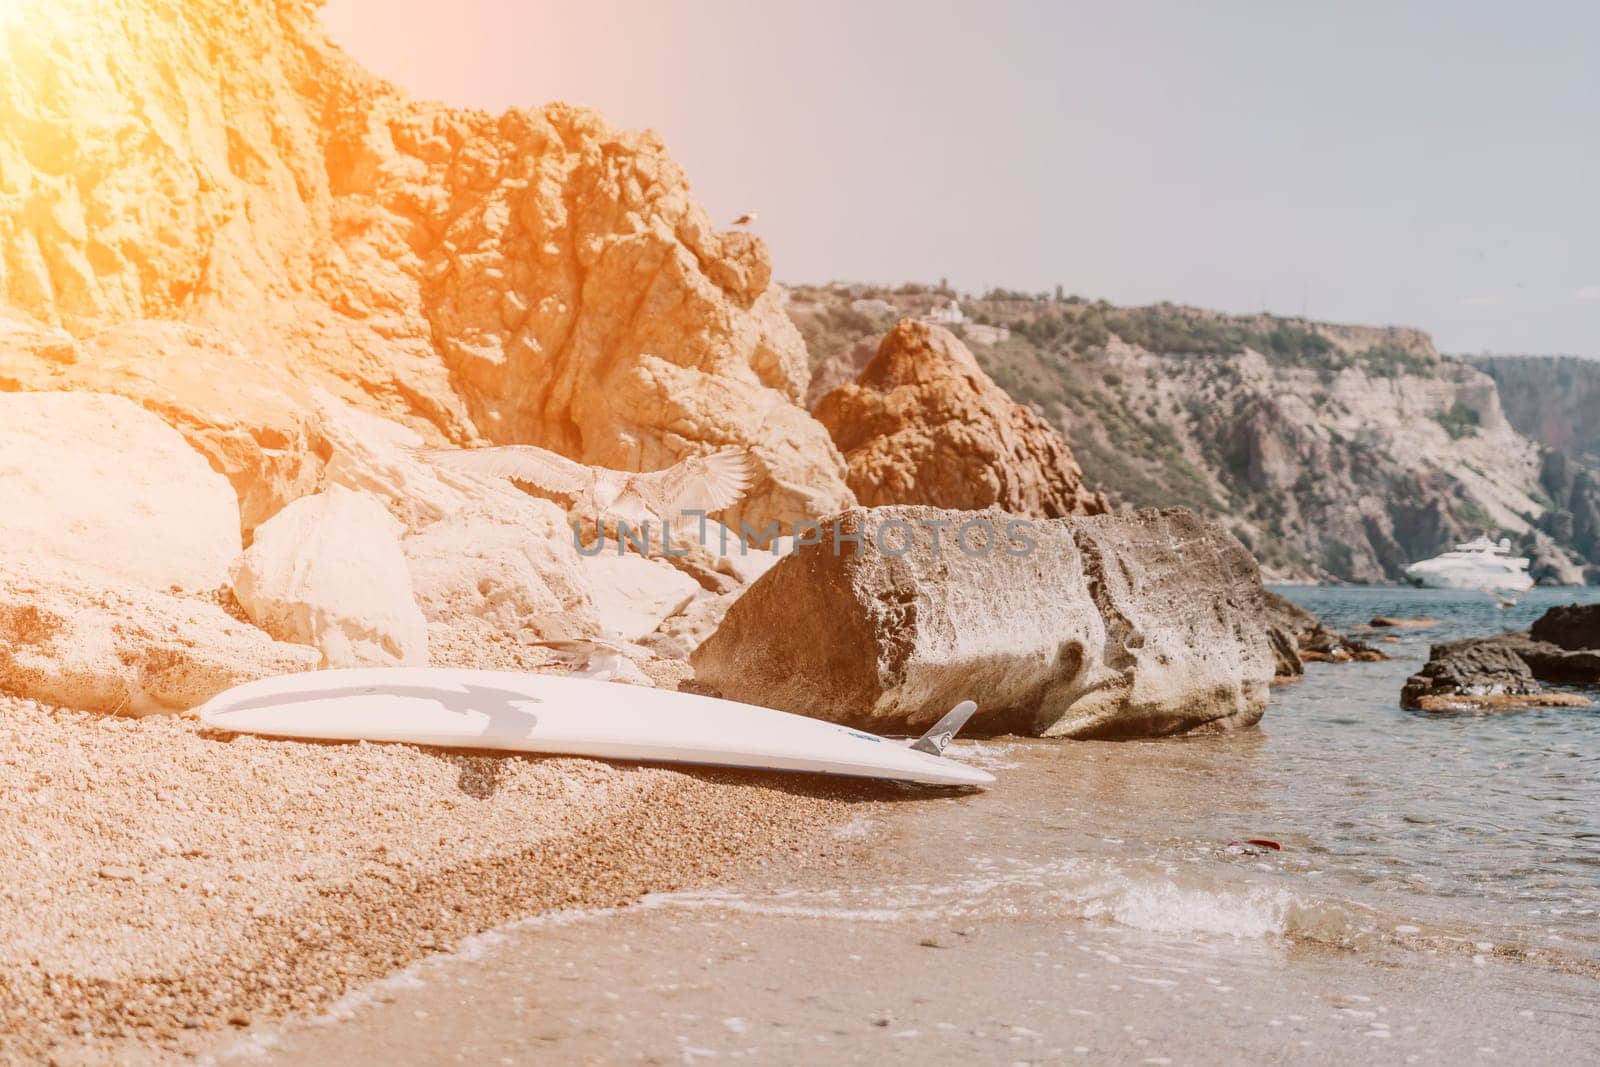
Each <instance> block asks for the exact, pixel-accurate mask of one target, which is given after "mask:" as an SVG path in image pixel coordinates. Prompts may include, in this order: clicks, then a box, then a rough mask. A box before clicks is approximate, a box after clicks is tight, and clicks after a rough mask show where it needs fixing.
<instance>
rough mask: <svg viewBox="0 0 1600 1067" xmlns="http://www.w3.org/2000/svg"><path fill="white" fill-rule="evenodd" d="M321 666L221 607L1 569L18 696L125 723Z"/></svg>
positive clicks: (10, 679)
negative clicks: (257, 681) (125, 717)
mask: <svg viewBox="0 0 1600 1067" xmlns="http://www.w3.org/2000/svg"><path fill="white" fill-rule="evenodd" d="M319 659H320V657H319V656H318V655H317V652H316V650H315V649H310V648H304V647H302V646H300V645H293V644H284V643H281V642H277V641H273V640H272V639H271V638H269V637H268V636H267V635H266V634H264V633H262V632H261V631H260V630H258V629H256V628H255V627H254V626H250V625H248V624H247V623H243V622H240V621H238V620H236V619H234V618H232V617H230V616H229V615H228V614H227V613H225V612H224V611H223V610H222V609H221V608H220V607H218V606H217V605H215V604H209V603H202V602H200V601H197V600H189V599H182V598H179V597H175V596H170V595H168V594H165V593H159V592H155V591H153V590H151V589H148V588H146V587H143V586H141V585H139V584H137V583H128V582H119V581H117V580H115V579H114V578H111V577H109V576H107V575H104V574H102V573H99V572H95V571H77V570H68V569H63V568H59V567H56V566H52V565H48V564H42V563H40V562H38V561H36V560H30V561H26V562H23V561H19V560H16V559H7V560H0V691H3V692H6V693H10V694H12V695H14V696H20V697H27V698H29V699H32V700H38V701H41V702H43V703H47V704H59V705H62V706H65V707H72V708H81V709H83V710H86V711H101V712H109V713H112V714H121V715H143V714H146V713H150V712H163V711H166V712H171V711H186V710H188V709H191V708H194V707H196V706H198V705H200V704H203V703H204V702H205V701H207V700H209V699H210V698H211V697H213V696H215V695H216V694H218V693H220V692H222V691H223V690H225V689H228V688H231V687H232V686H235V685H240V684H242V683H244V682H248V681H252V680H254V679H256V678H263V677H266V676H268V675H273V674H283V673H286V672H290V671H306V670H312V669H314V668H315V667H316V666H317V663H318V660H319Z"/></svg>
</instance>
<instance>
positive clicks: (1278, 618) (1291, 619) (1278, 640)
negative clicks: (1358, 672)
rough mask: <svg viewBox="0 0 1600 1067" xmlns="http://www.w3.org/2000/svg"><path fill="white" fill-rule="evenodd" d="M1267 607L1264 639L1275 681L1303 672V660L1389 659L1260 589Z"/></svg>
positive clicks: (1336, 661)
mask: <svg viewBox="0 0 1600 1067" xmlns="http://www.w3.org/2000/svg"><path fill="white" fill-rule="evenodd" d="M1264 593H1265V596H1266V605H1267V619H1268V630H1267V637H1268V640H1269V641H1270V642H1271V643H1272V651H1273V658H1274V660H1275V661H1276V667H1275V674H1276V677H1277V678H1279V679H1284V680H1287V679H1291V678H1296V677H1299V676H1300V675H1302V674H1304V673H1305V668H1304V667H1303V666H1302V664H1303V663H1305V662H1307V661H1318V662H1329V663H1348V662H1350V661H1351V660H1369V661H1370V660H1383V659H1388V658H1389V657H1388V656H1386V655H1384V654H1383V653H1382V652H1380V651H1378V650H1377V649H1376V648H1373V647H1372V646H1371V645H1369V644H1367V643H1366V642H1365V641H1357V640H1356V639H1355V638H1353V637H1347V636H1345V635H1344V634H1341V633H1339V632H1338V631H1336V630H1332V629H1329V628H1328V627H1327V626H1325V625H1323V622H1322V620H1321V619H1319V618H1317V617H1316V616H1315V615H1313V614H1311V612H1309V611H1307V610H1306V609H1305V608H1302V607H1301V606H1300V605H1299V604H1296V603H1295V602H1294V601H1292V600H1290V599H1289V598H1288V597H1286V596H1282V595H1280V594H1278V593H1275V592H1273V591H1272V590H1270V589H1267V590H1264Z"/></svg>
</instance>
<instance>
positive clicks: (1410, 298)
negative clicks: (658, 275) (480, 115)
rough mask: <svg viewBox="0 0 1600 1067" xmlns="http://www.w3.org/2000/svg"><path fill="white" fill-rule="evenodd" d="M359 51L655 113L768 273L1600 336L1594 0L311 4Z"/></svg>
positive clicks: (475, 96) (1523, 342)
mask: <svg viewBox="0 0 1600 1067" xmlns="http://www.w3.org/2000/svg"><path fill="white" fill-rule="evenodd" d="M324 18H325V20H326V22H327V24H328V26H329V27H330V29H331V30H332V32H333V35H334V37H335V39H337V40H338V41H339V42H341V43H342V44H343V45H345V47H346V48H348V49H349V50H350V51H351V52H352V53H353V54H354V55H355V56H356V57H357V58H358V59H360V60H362V61H363V62H365V63H366V64H367V65H368V66H370V67H371V68H373V69H374V70H376V71H378V72H379V73H380V74H383V75H385V76H387V77H389V78H392V79H394V80H395V81H397V82H398V83H400V84H401V85H403V86H404V87H406V88H407V89H409V90H410V91H411V92H413V93H415V94H417V95H421V96H427V97H433V98H438V99H442V100H446V101H449V102H451V103H456V104H468V105H474V106H479V107H486V108H490V109H493V110H500V109H503V108H505V107H507V106H511V105H536V104H540V103H543V102H545V101H548V100H568V101H571V102H573V103H580V104H586V105H590V106H593V107H595V108H598V109H599V110H600V111H601V112H603V113H604V114H605V115H606V116H607V118H609V119H610V120H611V121H612V122H614V123H617V124H620V125H625V126H638V127H652V128H654V129H656V130H657V131H659V132H660V133H661V134H662V136H663V137H664V138H665V139H666V142H667V145H668V147H669V148H670V150H671V151H672V153H673V155H674V156H675V157H676V158H677V160H678V161H679V162H680V163H681V164H682V165H683V166H684V168H685V170H686V171H687V172H688V175H689V178H690V181H691V182H692V184H693V186H694V190H695V193H696V195H697V196H698V197H699V198H700V200H701V201H702V202H703V203H704V204H705V205H706V206H707V208H708V209H709V210H710V211H711V212H712V214H713V215H714V216H716V217H717V218H718V219H719V220H728V219H731V218H732V217H733V216H734V215H736V214H738V213H739V212H742V211H745V210H754V211H757V212H759V213H760V216H761V217H760V222H759V224H758V226H757V230H758V232H760V233H761V234H762V235H763V236H764V237H765V238H766V239H767V242H768V244H769V245H770V247H771V249H772V255H773V259H774V262H775V267H776V272H777V276H778V277H779V278H780V279H781V280H784V281H791V282H798V281H827V280H830V279H848V280H858V281H882V282H899V281H902V280H908V279H910V280H918V281H935V280H937V279H939V278H941V277H947V278H949V279H950V282H951V284H953V285H955V286H956V287H957V288H961V289H982V288H987V287H989V286H1006V287H1008V288H1017V289H1027V290H1044V289H1050V288H1053V287H1054V286H1055V285H1056V284H1057V283H1059V284H1061V285H1064V286H1065V287H1066V289H1067V290H1068V291H1069V292H1077V293H1081V294H1083V295H1086V296H1091V297H1104V298H1106V299H1108V300H1111V301H1114V302H1117V303H1144V302H1150V301H1156V300H1174V301H1179V302H1183V303H1190V304H1199V305H1202V306H1206V307H1215V308H1222V309H1226V310H1230V311H1253V310H1259V309H1261V308H1263V307H1264V308H1266V309H1269V310H1272V311H1278V312H1284V313H1291V314H1298V313H1300V312H1301V311H1302V310H1304V311H1308V312H1309V313H1310V314H1311V315H1312V316H1313V317H1317V318H1324V319H1333V320H1339V321H1351V322H1375V323H1404V324H1409V325H1415V326H1421V327H1424V328H1426V329H1428V330H1431V331H1433V333H1434V335H1435V337H1436V338H1437V340H1438V341H1439V343H1440V346H1441V347H1442V348H1444V349H1445V350H1446V351H1474V352H1475V351H1483V350H1492V351H1501V352H1575V353H1579V354H1582V355H1589V356H1600V61H1597V58H1596V57H1597V48H1600V45H1597V42H1600V4H1596V3H1590V2H1587V0H1575V2H1572V3H1568V4H1557V3H1548V4H1538V3H1519V4H1511V3H1465V2H1440V3H1406V2H1404V0H1392V2H1388V3H1331V4H1330V3H1297V2H1292V0H1290V2H1285V0H1279V2H1277V3H1268V2H1265V0H1262V2H1259V3H1204V2H1200V0H1173V2H1137V0H1124V2H1111V0H1107V2H1104V3H1095V4H1088V3H1075V2H1065V0H1057V2H1052V0H1037V2H1026V0H987V2H982V3H979V2H971V3H947V2H937V0H908V2H892V0H854V2H842V0H841V2H835V0H812V2H805V0H789V2H785V3H769V2H762V0H757V2H753V3H752V2H744V3H737V2H733V0H697V2H674V0H581V2H580V0H567V2H564V3H554V2H548V0H547V2H512V0H502V2H491V0H450V2H448V3H442V2H439V0H330V3H329V4H328V6H327V9H326V11H325V15H324Z"/></svg>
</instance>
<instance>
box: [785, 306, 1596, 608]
mask: <svg viewBox="0 0 1600 1067" xmlns="http://www.w3.org/2000/svg"><path fill="white" fill-rule="evenodd" d="M954 295H955V294H951V293H948V292H945V291H939V290H933V289H928V288H924V287H918V286H907V287H904V288H902V289H900V290H893V291H888V290H866V289H862V288H860V287H852V288H846V287H830V288H807V287H801V288H797V289H795V290H793V291H792V292H791V303H790V308H791V314H792V315H793V317H794V318H795V321H796V323H797V325H799V326H800V328H801V331H802V333H803V334H805V336H806V338H807V340H808V342H809V343H810V345H811V351H812V357H813V359H815V360H817V361H818V362H819V367H818V369H817V371H816V374H817V376H818V377H819V378H829V377H836V376H837V375H839V374H840V373H841V368H843V367H845V366H846V365H849V364H852V363H854V362H855V361H857V360H858V359H859V351H860V349H859V344H860V338H862V337H865V336H872V335H873V334H874V333H875V332H876V333H881V332H882V331H883V330H885V329H887V327H888V326H889V325H890V324H892V321H893V319H892V318H889V317H888V316H885V315H883V314H877V313H874V310H873V309H875V307H876V305H875V303H874V301H883V302H885V303H887V304H888V305H890V306H891V307H892V308H893V314H894V315H902V314H911V315H927V314H929V313H930V312H931V311H932V309H933V308H934V306H935V305H936V304H937V305H941V306H944V307H945V308H946V313H948V302H949V300H950V299H951V297H953V296H954ZM959 306H960V308H961V309H962V315H963V318H964V322H963V323H961V324H957V325H954V326H953V327H952V328H953V329H955V330H956V331H957V332H958V333H964V334H965V335H966V337H967V341H968V343H969V344H970V345H971V347H972V350H973V352H974V353H975V355H976V356H977V358H978V361H979V362H980V364H982V366H983V367H984V369H985V370H986V371H987V372H988V373H989V374H990V376H991V377H993V379H994V380H995V381H996V382H998V383H999V384H1000V385H1001V386H1003V387H1004V388H1005V389H1006V391H1007V392H1009V393H1010V394H1011V396H1012V397H1014V398H1015V399H1016V400H1018V401H1020V402H1022V403H1024V404H1026V405H1028V406H1029V407H1031V408H1032V409H1033V410H1034V411H1036V412H1038V413H1039V414H1040V415H1042V416H1044V417H1045V418H1046V419H1048V420H1049V421H1050V422H1051V423H1053V424H1054V425H1055V426H1056V427H1057V428H1059V429H1060V431H1061V433H1062V435H1063V436H1064V437H1065V438H1066V440H1067V442H1068V443H1069V444H1070V446H1071V448H1072V451H1073V453H1074V454H1075V455H1076V456H1077V458H1078V460H1079V461H1080V462H1081V463H1082V464H1083V469H1084V472H1085V479H1086V482H1087V484H1088V486H1089V487H1090V488H1092V489H1097V490H1103V491H1104V492H1105V493H1106V494H1107V495H1108V496H1109V497H1110V498H1111V500H1112V501H1113V502H1114V503H1122V504H1135V505H1140V506H1165V505H1172V504H1181V505H1185V506H1188V507H1192V508H1194V509H1196V510H1197V511H1199V512H1201V513H1202V514H1205V515H1207V516H1210V517H1212V518H1215V519H1218V520H1219V521H1221V522H1223V523H1224V524H1225V525H1226V526H1227V527H1228V529H1230V530H1231V531H1232V532H1233V533H1234V534H1235V535H1236V536H1238V537H1239V539H1240V540H1241V541H1243V542H1244V543H1245V544H1246V545H1247V546H1248V547H1249V548H1250V549H1251V550H1252V551H1253V552H1254V553H1255V554H1256V555H1257V557H1258V558H1259V559H1260V560H1261V561H1262V563H1263V565H1264V566H1265V567H1266V568H1267V569H1268V571H1269V573H1272V574H1275V575H1278V576H1281V577H1310V578H1324V579H1342V580H1351V581H1383V580H1395V579H1398V578H1399V577H1400V576H1401V571H1402V569H1403V568H1404V567H1405V565H1406V564H1407V563H1409V562H1411V561H1413V560H1416V559H1421V558H1425V557H1427V556H1430V555H1434V554H1436V553H1437V552H1439V551H1440V550H1442V549H1443V548H1445V547H1448V546H1449V545H1450V544H1452V543H1454V542H1456V541H1459V540H1463V539H1467V538H1470V537H1473V536H1476V535H1477V534H1479V533H1482V532H1491V533H1495V534H1497V535H1499V534H1506V535H1510V536H1512V537H1514V538H1517V539H1519V540H1520V541H1522V542H1523V543H1524V544H1525V545H1526V546H1527V547H1528V548H1530V549H1537V551H1538V553H1539V558H1540V559H1541V560H1543V561H1544V563H1545V568H1544V573H1545V574H1546V575H1551V576H1564V577H1565V578H1567V579H1568V580H1572V579H1573V578H1575V577H1577V576H1579V575H1581V573H1582V572H1581V569H1580V568H1578V567H1576V566H1574V558H1573V553H1572V551H1571V545H1572V541H1571V539H1570V538H1569V539H1567V540H1566V541H1565V542H1560V543H1558V539H1557V538H1555V537H1554V536H1553V535H1552V534H1551V533H1550V532H1549V530H1547V529H1546V528H1545V525H1544V524H1542V521H1541V520H1542V519H1543V518H1544V516H1546V515H1547V514H1548V513H1549V512H1550V511H1551V506H1550V503H1551V502H1550V500H1549V497H1548V494H1547V492H1546V491H1545V490H1544V489H1543V488H1542V487H1541V479H1540V472H1541V464H1542V457H1541V453H1540V449H1539V447H1538V446H1537V445H1536V444H1535V442H1533V441H1530V440H1529V439H1528V438H1527V437H1526V436H1524V435H1523V434H1521V433H1519V432H1518V431H1517V429H1516V428H1515V427H1514V426H1513V425H1512V424H1511V423H1510V422H1509V421H1508V420H1507V418H1506V416H1505V413H1504V411H1503V410H1502V408H1501V405H1500V400H1499V395H1498V392H1497V390H1496V385H1495V381H1494V379H1493V378H1491V377H1490V376H1489V375H1487V374H1485V373H1483V372H1482V371H1479V370H1477V369H1475V368H1474V367H1471V366H1468V365H1467V364H1465V363H1462V362H1458V361H1455V360H1450V359H1444V358H1441V357H1440V355H1439V354H1438V353H1437V352H1436V351H1435V350H1434V347H1433V345H1432V343H1431V341H1430V340H1429V338H1428V337H1427V336H1426V335H1425V334H1423V333H1421V332H1419V331H1416V330H1408V329H1398V328H1375V327H1362V326H1339V325H1332V324H1327V323H1316V322H1308V321H1303V320H1298V319H1282V318H1275V317H1271V316H1267V315H1256V316H1228V315H1223V314H1219V313H1216V312H1209V311H1203V310H1200V309H1195V308H1185V307H1178V306H1174V305H1159V306H1155V307H1145V308H1119V307H1113V306H1111V305H1109V304H1105V303H1104V302H1089V301H1085V300H1082V299H1079V298H1076V297H1071V298H1064V297H1050V296H1043V295H1041V296H1033V295H1028V294H1018V293H1003V292H996V293H991V294H988V296H987V297H983V298H975V297H962V298H960V301H959Z"/></svg>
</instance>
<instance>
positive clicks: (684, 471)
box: [421, 445, 756, 527]
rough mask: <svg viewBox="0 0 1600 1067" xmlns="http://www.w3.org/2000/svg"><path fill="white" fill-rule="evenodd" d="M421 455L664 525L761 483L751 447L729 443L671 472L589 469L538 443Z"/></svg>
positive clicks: (608, 514) (714, 507) (604, 514)
mask: <svg viewBox="0 0 1600 1067" xmlns="http://www.w3.org/2000/svg"><path fill="white" fill-rule="evenodd" d="M421 454H422V455H423V456H424V457H426V458H427V459H429V460H432V461H433V462H434V463H437V464H439V465H440V466H441V467H450V468H453V469H455V470H459V471H466V472H469V473H472V474H480V475H487V476H489V477H498V478H510V479H511V480H512V481H514V482H523V483H526V484H527V485H531V486H534V487H536V488H539V489H543V490H544V491H545V492H548V493H558V494H560V495H562V496H566V497H571V498H572V500H573V501H574V503H576V504H578V505H582V506H586V507H588V508H589V509H590V510H591V512H592V514H593V515H594V517H595V518H596V519H597V520H602V521H603V520H605V519H612V520H623V521H626V522H629V523H631V524H633V525H634V526H635V527H639V526H640V525H641V524H642V523H650V524H651V525H655V526H660V524H661V523H662V521H663V520H665V521H668V522H671V521H673V520H675V519H677V518H678V517H679V516H680V515H682V514H683V513H684V512H686V511H696V512H699V511H703V512H706V513H708V514H709V513H711V512H714V511H721V510H722V509H723V508H726V507H730V506H732V505H733V504H735V503H737V502H738V501H739V498H740V497H742V496H744V494H745V492H746V491H748V490H749V488H750V483H751V482H753V481H754V480H755V473H756V469H755V461H754V459H753V458H752V457H751V455H750V450H749V449H747V448H724V449H722V450H721V451H718V452H713V453H711V454H710V455H706V456H691V457H689V458H688V459H686V460H683V461H682V462H679V463H675V464H673V465H672V466H670V467H668V468H667V469H666V470H659V471H646V472H644V473H638V472H634V471H618V470H612V469H611V468H609V467H590V466H586V465H585V464H582V463H578V462H576V461H574V460H570V459H568V458H567V457H566V456H563V455H561V454H559V453H557V452H551V451H550V450H549V449H546V448H539V447H537V446H535V445H497V446H494V447H491V448H429V449H422V450H421Z"/></svg>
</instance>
